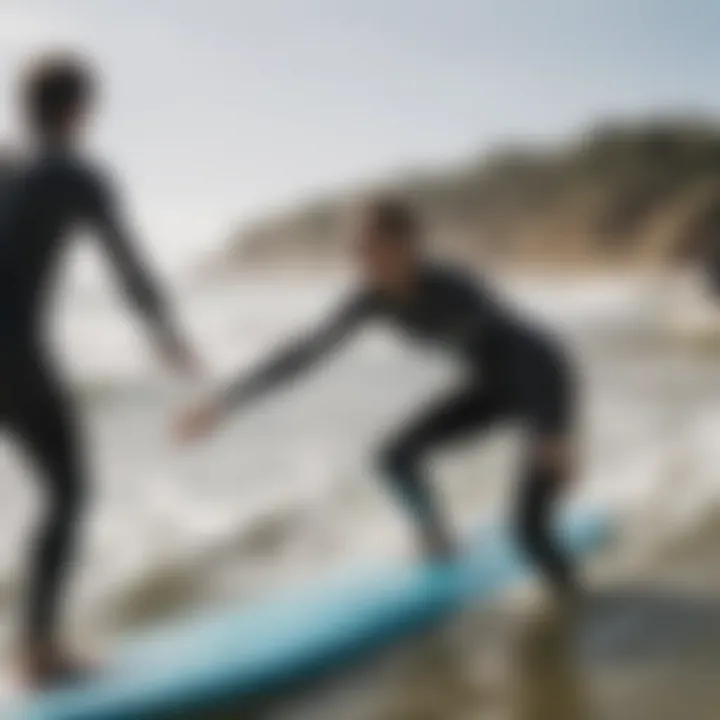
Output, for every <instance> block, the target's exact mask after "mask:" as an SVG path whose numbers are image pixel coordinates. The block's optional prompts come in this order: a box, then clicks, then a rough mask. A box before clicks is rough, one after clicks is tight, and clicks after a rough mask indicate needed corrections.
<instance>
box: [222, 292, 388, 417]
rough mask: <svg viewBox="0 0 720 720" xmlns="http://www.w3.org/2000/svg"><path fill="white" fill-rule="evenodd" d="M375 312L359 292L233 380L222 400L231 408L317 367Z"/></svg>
mask: <svg viewBox="0 0 720 720" xmlns="http://www.w3.org/2000/svg"><path fill="white" fill-rule="evenodd" d="M372 314H374V307H373V303H372V300H371V299H370V298H367V297H364V296H357V297H354V298H352V299H351V300H350V301H348V302H346V303H344V304H343V305H342V307H341V308H340V309H339V310H337V311H335V312H334V313H333V314H332V315H331V316H330V318H329V319H327V320H325V322H323V323H321V325H320V326H319V327H318V328H316V329H315V330H313V331H310V332H308V333H307V334H306V335H305V336H302V337H300V338H298V339H296V340H294V341H292V342H289V343H288V344H286V345H285V346H283V347H281V348H280V349H278V350H277V351H276V352H274V353H273V354H272V355H271V356H270V357H269V358H267V359H266V360H265V361H264V362H261V363H260V365H258V366H257V367H256V368H255V369H254V370H251V371H250V372H249V373H248V374H245V375H243V376H242V377H241V378H239V379H238V380H236V381H235V382H233V383H231V385H230V386H229V387H228V388H226V390H225V392H224V393H223V395H222V398H221V402H222V403H223V404H224V405H225V406H226V407H227V408H228V409H231V408H232V407H234V406H236V405H239V404H241V403H243V402H246V401H248V400H252V399H255V398H257V397H258V396H261V395H263V394H265V393H266V392H268V391H270V390H273V389H274V388H275V387H276V386H279V385H281V384H283V383H285V382H288V381H290V380H292V379H294V378H295V377H297V376H298V375H300V374H301V373H303V372H305V371H307V370H310V369H311V368H313V367H315V366H316V365H317V364H318V363H319V361H320V360H322V359H323V358H325V357H327V355H329V354H330V353H331V352H332V351H333V350H335V349H336V348H338V347H339V346H340V345H341V344H342V342H343V341H344V340H345V339H347V338H348V337H349V336H350V335H351V334H352V333H353V332H354V331H355V330H356V329H357V328H358V327H359V326H360V325H361V324H363V323H364V322H365V321H366V320H367V319H369V317H370V316H371V315H372Z"/></svg>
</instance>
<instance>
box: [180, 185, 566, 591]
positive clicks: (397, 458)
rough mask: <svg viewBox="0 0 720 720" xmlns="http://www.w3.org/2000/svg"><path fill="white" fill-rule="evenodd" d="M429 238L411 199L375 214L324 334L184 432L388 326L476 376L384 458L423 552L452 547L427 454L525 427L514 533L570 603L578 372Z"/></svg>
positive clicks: (306, 340)
mask: <svg viewBox="0 0 720 720" xmlns="http://www.w3.org/2000/svg"><path fill="white" fill-rule="evenodd" d="M423 236H424V228H423V227H422V224H421V222H420V220H419V218H418V216H417V215H416V213H415V212H414V210H413V209H412V208H411V207H410V206H409V205H408V204H407V203H405V202H403V201H402V200H399V199H394V198H390V197H387V198H379V199H376V200H374V201H371V202H369V203H367V204H366V206H365V207H364V208H363V209H362V211H361V212H360V216H359V218H358V222H357V228H356V232H355V258H356V261H357V265H358V270H359V274H360V276H361V280H360V284H359V287H356V288H354V289H352V291H351V292H350V293H349V297H347V298H346V299H345V300H344V301H343V302H342V303H341V305H340V307H339V308H338V309H337V310H336V311H334V312H333V313H332V314H331V315H330V317H329V318H327V319H326V320H325V321H324V322H323V323H321V325H320V327H318V328H316V329H314V330H311V331H310V332H308V333H306V334H305V335H303V336H301V337H300V338H299V339H296V340H293V341H291V342H290V343H289V344H287V345H286V346H285V347H283V348H281V349H279V350H278V351H276V352H275V353H273V354H272V355H271V357H269V358H268V359H267V360H266V361H264V362H262V363H261V364H260V365H259V366H258V367H255V368H254V369H252V370H251V371H250V372H248V373H246V374H243V375H242V376H241V377H240V378H239V379H238V380H236V381H235V382H233V383H232V384H231V385H230V386H229V387H225V388H223V389H222V390H221V391H220V392H219V393H217V394H215V395H213V396H212V397H210V398H209V399H207V400H206V401H205V402H203V403H201V404H200V405H199V406H196V407H194V408H191V409H190V410H189V411H187V412H186V413H184V414H183V415H182V416H181V417H180V418H179V419H178V421H177V425H176V428H175V431H176V433H177V434H178V436H179V437H180V438H181V439H182V440H185V441H189V440H192V439H195V438H198V437H199V436H202V435H203V434H205V433H208V432H210V431H211V430H213V429H214V428H215V427H216V426H217V425H218V424H219V423H220V422H221V421H222V420H223V418H225V417H226V416H227V415H228V414H229V413H231V412H234V411H237V410H240V409H245V408H246V407H249V405H250V404H251V402H253V401H256V400H258V399H259V398H260V397H261V396H263V395H264V394H265V393H267V392H269V391H271V390H273V389H275V388H277V387H279V386H280V385H281V384H282V383H284V382H287V381H289V380H291V379H293V378H295V377H296V376H298V375H299V374H300V373H302V372H303V371H306V370H308V369H310V368H312V367H317V365H318V363H319V361H320V360H321V359H322V358H324V357H325V356H326V355H328V354H329V353H331V352H332V351H333V350H335V349H336V348H338V346H339V345H340V344H341V343H342V342H343V341H345V340H346V339H347V338H348V337H349V336H350V335H351V334H352V333H353V332H354V331H356V330H357V329H358V328H359V327H360V326H361V325H363V324H364V323H367V322H369V321H371V320H380V321H384V322H386V323H389V324H390V325H392V326H393V327H394V328H397V329H398V330H399V331H400V332H401V333H404V334H406V335H408V336H410V337H412V338H415V339H417V340H419V341H421V342H426V343H430V344H434V345H438V346H441V347H442V348H445V349H447V351H448V352H449V353H452V354H454V355H455V356H457V357H459V358H460V359H461V360H462V361H464V364H465V365H466V367H467V371H468V373H467V378H465V379H464V380H463V381H462V382H461V383H460V385H459V387H458V389H457V390H455V391H454V392H451V393H449V394H447V395H444V396H442V397H440V398H439V399H436V400H434V401H433V402H431V403H430V404H429V406H428V407H425V408H424V409H423V410H421V411H419V412H418V413H417V414H416V415H415V416H414V417H413V418H412V419H411V420H409V421H408V422H406V423H405V424H404V425H403V426H402V427H401V428H399V430H398V431H397V432H396V433H395V434H394V435H393V437H391V438H389V439H388V440H387V442H386V443H385V445H384V447H383V448H382V449H381V450H380V452H379V453H378V458H377V459H378V464H379V466H380V468H381V470H382V472H383V474H384V476H385V477H386V478H387V480H388V483H389V485H390V486H391V488H392V489H393V490H394V491H395V493H396V494H397V495H398V496H399V497H400V498H401V499H402V500H403V502H404V505H405V506H406V508H407V509H408V510H409V511H410V513H411V515H412V517H413V518H414V519H415V520H416V521H417V526H418V528H419V531H420V536H421V539H422V542H423V545H424V548H425V550H426V551H427V553H428V554H429V555H431V556H435V557H438V556H439V557H445V556H448V555H452V553H453V551H454V547H455V539H454V538H453V536H452V534H451V532H450V529H449V528H448V524H447V522H446V520H445V518H444V516H443V513H442V512H441V508H440V507H439V505H438V502H437V500H436V498H435V497H434V495H433V492H432V488H431V486H430V484H429V483H428V479H427V477H426V470H427V463H426V459H427V457H428V454H429V453H431V452H432V451H433V450H435V449H436V448H439V447H440V446H442V445H444V444H445V443H449V442H451V441H455V440H458V439H461V438H465V437H466V436H468V435H471V434H473V433H476V434H482V433H484V432H487V431H488V429H489V428H491V427H492V426H493V425H495V424H496V423H499V422H501V421H503V422H505V421H508V420H510V421H516V422H518V423H521V424H522V425H523V426H524V428H525V429H526V431H527V434H526V437H527V442H526V445H525V450H524V452H525V457H524V464H523V470H522V477H521V478H520V480H519V488H518V493H517V504H516V512H517V519H516V528H517V534H518V537H519V540H520V543H521V545H522V547H523V548H524V550H525V551H526V552H527V554H528V555H529V556H530V557H531V558H532V559H533V560H534V561H535V562H536V563H537V565H538V566H539V568H540V569H541V571H542V572H543V574H544V576H545V578H546V579H547V580H548V581H549V583H550V584H551V586H552V587H553V588H554V589H555V590H557V591H558V593H561V594H562V595H563V596H565V595H567V594H568V593H570V592H571V591H573V590H575V588H576V581H575V576H574V572H573V568H572V566H571V562H570V560H569V558H568V557H567V555H566V554H565V553H564V552H563V550H562V549H561V547H559V546H558V544H557V543H556V542H555V541H554V539H553V536H552V532H551V530H552V523H551V520H552V515H553V511H554V510H555V508H556V506H557V504H558V500H559V498H560V497H561V495H562V492H563V489H564V488H565V487H566V486H567V481H568V479H569V476H570V475H571V474H572V453H573V436H574V425H575V417H574V405H575V389H574V382H573V379H574V378H573V368H572V367H571V365H570V363H569V361H568V358H567V357H566V355H565V353H564V351H563V350H562V349H561V348H560V347H559V346H558V345H557V344H556V342H555V341H554V340H553V339H551V338H550V337H549V336H547V335H545V334H544V333H543V332H541V331H540V330H539V329H537V328H536V327H535V326H534V325H533V324H532V323H531V322H529V321H526V320H525V319H523V318H521V317H519V316H518V315H516V314H515V312H513V311H511V310H510V309H509V308H507V307H505V306H504V304H503V303H502V302H500V301H499V300H498V299H496V298H495V297H494V295H493V293H492V291H491V290H490V289H489V288H487V287H486V286H485V285H484V284H482V283H481V282H480V281H478V280H476V279H475V278H474V277H472V276H470V275H469V274H468V273H467V272H466V271H465V270H464V269H462V268H455V267H449V266H446V265H444V264H442V263H439V262H436V261H434V260H433V259H432V258H431V257H430V256H429V254H428V253H427V251H426V250H425V249H424V243H423V240H424V237H423Z"/></svg>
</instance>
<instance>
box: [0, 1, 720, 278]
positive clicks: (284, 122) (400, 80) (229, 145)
mask: <svg viewBox="0 0 720 720" xmlns="http://www.w3.org/2000/svg"><path fill="white" fill-rule="evenodd" d="M718 27H720V3H718V2H717V1H716V0H684V1H683V0H675V1H670V0H542V1H541V0H364V1H361V0H0V138H1V137H2V136H4V135H7V134H9V133H11V132H12V128H13V114H12V100H13V95H12V87H13V78H14V76H15V74H16V71H17V68H18V67H19V66H20V65H21V63H22V62H23V61H24V60H25V59H26V58H27V57H28V56H29V55H30V54H31V53H33V52H34V51H36V50H38V49H43V48H47V47H56V46H58V45H61V46H66V45H70V46H72V47H78V48H80V49H83V50H84V51H85V52H87V53H89V54H90V55H91V56H92V57H93V58H95V59H96V60H97V62H98V63H99V64H100V66H101V68H102V71H103V73H104V75H105V78H106V81H107V88H106V93H107V102H106V104H105V107H104V113H103V116H102V117H101V118H100V120H99V122H98V125H97V132H96V140H95V143H96V145H97V146H98V149H100V150H102V152H103V153H104V154H106V155H107V156H108V157H109V158H110V159H111V161H112V163H113V164H114V165H115V166H116V167H117V168H118V169H119V170H120V171H121V174H122V175H123V177H124V181H125V183H124V184H125V189H126V191H127V194H128V195H129V199H130V201H131V204H132V206H133V208H134V210H135V214H136V215H137V217H138V218H139V220H140V225H141V227H142V229H143V231H144V234H145V235H146V238H147V240H146V241H147V242H148V244H149V245H150V246H151V247H152V248H153V251H154V252H155V254H157V255H159V256H160V257H161V258H162V259H163V262H165V263H166V264H173V263H175V264H177V263H179V262H183V261H187V259H188V258H190V257H193V256H202V254H203V253H204V252H206V251H208V250H210V249H212V248H213V247H216V246H217V244H218V243H219V242H220V241H221V240H222V238H223V236H225V235H227V233H228V231H229V230H231V229H232V228H233V227H236V225H237V222H238V221H239V220H241V219H243V218H248V217H252V216H255V215H258V214H261V213H262V212H263V211H264V210H265V209H267V208H269V207H273V206H276V205H280V206H282V205H286V204H288V203H291V204H292V203H293V202H295V201H297V200H298V199H300V198H302V197H303V196H304V195H306V194H308V193H316V192H321V191H323V190H326V189H329V188H332V187H334V186H335V185H336V184H340V185H341V186H342V185H346V184H348V183H350V184H352V183H353V182H357V181H362V180H365V179H369V178H373V177H381V176H382V175H383V174H384V173H386V172H387V171H388V170H393V169H394V170H401V169H402V168H404V167H412V166H416V165H421V164H425V163H431V162H452V161H453V160H454V159H456V158H461V157H462V156H463V154H465V153H467V152H473V153H476V152H477V151H479V150H480V149H482V148H484V147H487V146H489V145H492V144H493V143H494V142H497V141H498V140H502V139H503V138H507V137H511V136H523V137H524V136H557V135H559V134H562V133H565V132H567V131H571V130H579V129H580V128H582V127H583V126H585V125H587V124H588V123H591V122H593V121H595V120H597V119H598V118H601V117H607V116H616V115H628V114H630V115H638V114H641V115H644V114H648V113H651V112H655V111H669V110H678V109H679V110H685V109H687V110H699V111H702V112H704V113H706V114H707V113H718V111H719V110H720V92H719V91H718V89H717V79H716V78H715V72H716V70H717V68H718V67H720V43H718V40H717V29H718Z"/></svg>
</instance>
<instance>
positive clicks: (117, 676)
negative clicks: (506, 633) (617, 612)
mask: <svg viewBox="0 0 720 720" xmlns="http://www.w3.org/2000/svg"><path fill="white" fill-rule="evenodd" d="M558 532H559V533H560V536H561V537H562V540H563V542H564V544H565V546H566V547H567V548H568V549H569V550H570V551H571V552H572V553H573V555H575V556H583V555H586V554H588V553H590V552H592V551H594V550H596V549H599V548H600V547H601V546H602V545H603V544H604V542H605V541H606V540H608V539H609V538H610V537H611V535H612V528H611V523H610V521H609V519H608V518H607V517H606V516H604V515H603V514H602V513H597V512H595V513H588V512H586V513H573V514H569V515H568V516H567V517H566V518H565V519H564V520H563V522H562V523H561V524H560V527H559V528H558ZM527 569H528V568H527V565H526V563H525V562H524V561H523V559H522V557H521V555H520V554H519V553H518V552H517V550H516V548H515V546H514V543H513V542H512V540H511V539H510V537H509V536H508V534H507V532H506V531H502V530H500V531H485V532H482V533H479V534H478V537H477V538H475V539H474V540H473V541H472V542H471V543H470V546H469V549H468V552H466V553H465V554H464V555H463V556H462V557H461V558H459V559H457V560H454V561H452V562H449V563H428V562H416V563H408V564H406V565H402V564H400V563H396V564H394V565H388V566H386V567H385V568H382V567H381V568H366V569H363V570H361V571H360V570H358V569H354V570H352V571H351V572H346V573H343V574H342V575H338V576H335V577H333V578H330V579H329V580H327V581H325V582H323V583H320V584H315V585H312V586H309V587H305V588H300V589H296V590H293V591H286V592H283V593H282V594H281V595H279V596H275V597H273V598H269V599H267V600H266V601H264V602H255V603H253V604H251V605H246V606H242V607H239V608H236V609H234V610H231V611H227V612H222V613H216V614H209V615H207V616H204V617H200V618H195V619H192V620H188V621H186V622H184V623H173V624H169V625H166V626H165V627H161V628H158V629H156V630H152V631H150V632H147V633H145V634H142V635H140V636H138V637H136V638H134V639H132V640H130V641H128V642H126V643H124V644H123V646H122V647H121V648H119V649H118V650H117V653H116V655H115V656H114V658H113V660H112V662H111V667H110V668H108V672H107V673H106V674H105V675H104V676H103V678H102V679H100V680H98V681H97V682H94V683H92V684H89V685H84V686H82V687H76V688H67V689H62V690H56V691H52V692H47V693H40V694H36V695H34V696H31V697H29V698H26V699H24V700H22V701H19V702H18V703H16V704H15V705H14V707H13V708H12V709H11V710H10V714H7V715H6V714H5V713H3V714H2V717H3V718H5V717H8V718H12V720H14V719H15V718H18V720H20V719H21V720H149V719H150V718H153V719H154V720H157V719H158V718H162V717H163V716H165V715H172V714H175V713H178V712H182V713H187V714H189V713H192V712H197V713H198V714H199V716H202V711H203V709H206V710H207V709H210V708H214V707H217V706H218V705H220V704H222V703H229V702H237V703H240V702H242V701H243V700H245V699H249V698H252V697H253V696H257V695H258V694H261V693H263V692H268V691H271V690H273V689H278V688H281V687H283V686H286V685H288V684H290V683H297V682H302V681H303V680H305V679H310V678H312V677H315V676H317V675H319V674H321V673H323V672H327V671H330V670H332V669H333V668H336V667H338V666H339V665H340V664H342V663H345V662H348V661H350V660H352V659H354V658H356V657H358V656H361V655H363V654H364V653H367V652H369V651H371V650H373V649H375V648H378V647H380V646H382V645H385V644H388V643H390V642H392V641H393V640H397V639H400V638H402V637H404V636H407V635H410V634H412V633H416V632H420V631H422V630H423V629H425V628H427V627H428V626H430V625H431V624H432V623H433V622H435V621H438V620H440V619H442V618H443V617H446V616H448V615H451V614H452V613H454V612H456V611H458V610H460V609H462V608H463V607H465V606H466V605H468V604H470V603H473V602H479V603H481V602H483V601H486V600H488V599H491V598H492V597H493V596H494V595H496V594H497V593H499V592H501V591H502V590H503V589H505V588H507V587H508V586H509V585H510V584H511V583H512V582H513V581H516V580H518V579H519V578H521V577H522V576H523V574H525V573H526V571H527Z"/></svg>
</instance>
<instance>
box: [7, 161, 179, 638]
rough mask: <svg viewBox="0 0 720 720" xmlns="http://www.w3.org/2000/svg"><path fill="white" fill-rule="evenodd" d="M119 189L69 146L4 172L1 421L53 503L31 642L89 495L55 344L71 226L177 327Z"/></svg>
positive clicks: (40, 550)
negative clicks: (55, 309) (54, 294)
mask: <svg viewBox="0 0 720 720" xmlns="http://www.w3.org/2000/svg"><path fill="white" fill-rule="evenodd" d="M113 195H114V193H113V190H112V187H111V184H110V183H109V182H108V181H107V180H106V179H105V178H104V177H103V176H102V174H100V173H99V172H98V171H96V170H95V169H93V168H92V167H91V166H90V165H89V164H88V163H86V162H85V161H83V160H82V159H80V158H78V157H76V156H74V155H73V154H72V153H70V152H69V151H66V150H63V149H60V148H55V149H48V150H45V151H43V152H39V153H38V154H36V155H35V156H33V157H31V158H24V159H21V160H16V161H14V162H11V163H10V164H9V166H6V167H5V168H4V169H3V172H2V177H0V422H2V425H3V427H4V428H5V429H6V430H7V431H9V432H10V433H11V434H12V435H13V436H14V437H15V438H16V439H17V440H19V441H20V442H21V444H22V445H23V446H24V448H25V450H26V451H27V453H28V455H29V457H30V458H31V459H32V460H33V462H34V464H35V465H36V466H37V469H38V470H39V471H40V476H41V477H42V483H43V490H44V494H45V500H46V505H47V507H46V519H45V521H44V523H43V526H42V528H41V531H40V533H39V535H38V537H37V540H36V545H35V546H34V551H33V557H32V572H31V577H30V583H29V586H30V587H29V596H28V602H27V622H26V633H27V639H28V640H29V641H30V642H43V643H45V642H52V641H53V640H54V633H55V630H56V620H57V617H56V616H57V612H58V609H59V604H60V599H61V596H62V585H63V578H64V577H65V575H66V573H64V568H65V567H66V565H67V564H68V562H69V561H70V559H71V557H72V553H73V545H74V536H75V534H76V530H77V527H78V522H79V516H80V513H81V511H82V507H83V504H84V501H85V497H86V487H85V482H86V478H85V469H84V467H83V465H84V453H83V452H82V444H81V442H80V440H79V438H78V428H77V425H76V422H75V411H74V408H73V405H72V402H71V400H70V398H69V396H68V392H67V390H66V388H65V385H64V383H63V381H62V380H61V379H60V377H59V376H58V374H57V372H56V370H55V367H54V363H53V361H52V358H51V356H50V354H49V353H48V352H47V350H46V347H45V328H44V320H45V316H46V312H45V310H46V296H47V295H48V292H49V291H50V290H51V289H52V286H53V279H54V275H55V269H56V267H57V265H58V261H59V259H60V256H61V253H62V251H63V249H64V247H65V245H66V241H67V240H68V239H69V236H70V234H71V233H72V232H73V231H74V230H76V229H78V228H79V227H80V226H83V225H85V226H89V227H90V228H92V229H93V230H95V231H96V234H97V235H98V237H99V239H100V240H101V244H102V247H103V248H104V249H105V250H106V251H107V253H108V254H109V255H110V257H111V259H112V262H113V264H114V266H115V268H116V269H117V270H118V271H119V275H120V276H121V278H122V280H123V284H124V286H125V288H126V290H127V294H128V295H129V296H130V297H131V298H132V299H133V300H134V301H135V303H136V304H137V305H138V306H139V308H140V310H141V311H142V312H143V313H144V314H145V315H146V316H147V317H148V319H149V320H150V321H151V323H152V324H153V326H154V327H156V328H157V330H158V331H159V332H164V331H165V330H166V329H167V327H168V326H167V323H166V319H165V312H164V310H163V303H162V302H161V300H160V295H159V293H158V292H157V290H156V289H155V286H154V283H153V282H152V280H151V278H150V277H149V276H148V274H147V273H146V271H145V269H144V265H143V263H142V262H141V261H140V259H139V258H138V257H137V255H136V253H135V250H134V248H133V246H132V244H131V243H130V241H129V238H128V234H127V232H126V231H125V229H124V224H123V222H122V218H121V216H120V215H119V214H118V212H117V210H116V207H115V201H114V197H113Z"/></svg>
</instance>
